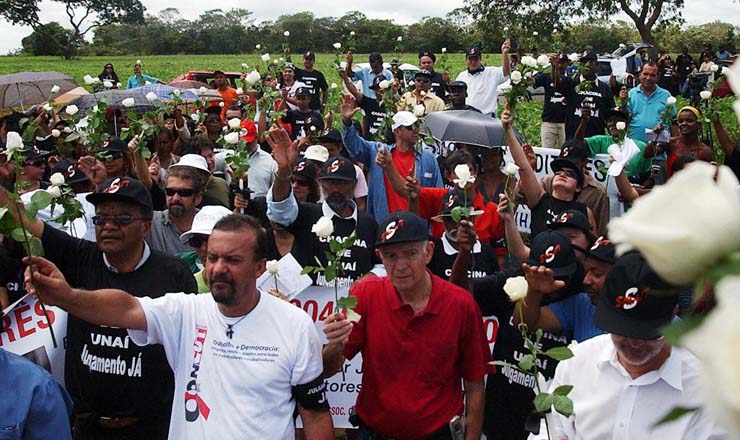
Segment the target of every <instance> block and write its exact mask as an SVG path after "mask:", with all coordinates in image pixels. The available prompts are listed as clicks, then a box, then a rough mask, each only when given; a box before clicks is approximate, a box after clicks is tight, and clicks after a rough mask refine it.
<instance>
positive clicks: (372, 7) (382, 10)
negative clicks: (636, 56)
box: [0, 0, 740, 54]
mask: <svg viewBox="0 0 740 440" xmlns="http://www.w3.org/2000/svg"><path fill="white" fill-rule="evenodd" d="M142 1H143V3H144V6H145V7H146V8H147V13H149V14H153V15H156V14H157V13H159V11H160V10H162V9H165V8H167V7H172V8H177V9H178V10H179V11H180V13H181V14H182V16H183V17H184V18H188V19H193V18H195V17H197V16H198V15H200V13H201V12H203V6H204V5H206V4H204V3H203V2H196V1H194V0H184V1H183V0H157V1H154V0H142ZM300 3H301V2H299V3H298V4H300ZM348 3H350V2H347V1H341V0H315V1H313V2H310V5H305V4H302V5H301V6H299V7H298V8H291V9H290V10H287V9H283V10H280V9H278V8H275V3H272V2H248V3H247V4H245V3H244V2H242V1H239V0H221V1H219V2H218V3H213V4H207V6H209V7H216V4H217V5H218V6H219V7H220V8H221V9H223V10H228V9H232V8H239V7H242V8H244V7H246V8H247V9H249V10H251V11H253V13H254V14H253V17H254V18H255V19H256V20H258V21H262V20H270V19H275V18H277V17H278V16H280V15H282V14H286V13H294V12H297V11H299V10H310V11H311V12H313V13H314V14H315V15H316V16H318V17H325V16H334V17H340V16H342V15H344V13H345V12H347V11H350V10H356V9H360V10H361V11H362V12H363V13H364V14H365V15H367V16H368V17H371V18H387V19H393V20H394V21H395V22H396V23H399V24H409V23H413V22H415V21H417V20H418V19H420V18H421V17H423V16H439V17H444V16H445V14H447V12H449V11H451V10H452V9H454V8H457V7H460V6H461V5H462V2H461V1H460V0H404V1H398V0H373V1H370V2H368V1H364V2H362V7H361V8H360V7H348V6H347V5H348ZM354 3H355V2H352V3H350V4H354ZM358 3H359V2H358ZM685 3H686V7H685V8H684V18H685V19H686V22H687V23H688V24H701V23H706V22H710V21H715V20H721V21H726V22H730V23H733V24H735V25H739V26H740V14H738V3H736V2H735V1H734V0H687V1H686V2H685ZM294 4H295V3H294ZM41 11H42V12H41V18H42V21H43V22H49V21H59V22H60V23H61V24H62V25H63V26H65V24H66V23H65V19H66V18H67V17H66V14H65V13H64V8H63V7H62V6H61V3H55V2H50V1H43V2H42V3H41ZM65 27H66V26H65ZM30 33H31V29H30V28H28V27H21V26H12V25H10V24H9V23H8V22H6V21H5V20H3V21H2V22H1V23H0V35H4V37H3V38H2V39H0V54H6V53H7V52H8V51H10V50H13V49H16V48H19V47H21V39H22V38H23V37H25V36H27V35H29V34H30Z"/></svg>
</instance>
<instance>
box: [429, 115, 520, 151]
mask: <svg viewBox="0 0 740 440" xmlns="http://www.w3.org/2000/svg"><path fill="white" fill-rule="evenodd" d="M424 123H425V125H426V126H427V128H429V131H431V132H432V136H433V137H434V138H435V139H437V140H439V141H442V142H454V143H462V144H470V145H478V146H480V147H487V148H493V147H501V146H506V145H507V142H506V138H505V137H504V127H503V125H502V124H501V121H500V120H499V119H495V118H492V117H490V116H488V115H484V114H482V113H478V112H476V111H472V110H447V111H442V112H434V113H430V114H428V115H426V117H425V118H424ZM517 134H518V133H517ZM519 137H520V136H517V138H519Z"/></svg>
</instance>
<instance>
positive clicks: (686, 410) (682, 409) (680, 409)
mask: <svg viewBox="0 0 740 440" xmlns="http://www.w3.org/2000/svg"><path fill="white" fill-rule="evenodd" d="M698 409H699V408H698V407H686V406H676V407H673V409H671V410H670V411H668V414H666V415H665V416H663V418H661V419H660V420H658V421H657V422H655V425H653V428H655V427H656V426H660V425H663V424H666V423H668V422H672V421H674V420H678V419H680V418H681V417H683V416H685V415H686V414H690V413H692V412H694V411H696V410H698Z"/></svg>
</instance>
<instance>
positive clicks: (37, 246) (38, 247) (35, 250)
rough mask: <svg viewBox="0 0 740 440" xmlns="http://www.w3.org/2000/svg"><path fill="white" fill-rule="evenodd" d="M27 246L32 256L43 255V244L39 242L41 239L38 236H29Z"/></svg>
mask: <svg viewBox="0 0 740 440" xmlns="http://www.w3.org/2000/svg"><path fill="white" fill-rule="evenodd" d="M29 246H30V248H31V255H32V256H34V257H43V256H44V245H43V244H41V239H40V238H38V237H31V240H30V242H29Z"/></svg>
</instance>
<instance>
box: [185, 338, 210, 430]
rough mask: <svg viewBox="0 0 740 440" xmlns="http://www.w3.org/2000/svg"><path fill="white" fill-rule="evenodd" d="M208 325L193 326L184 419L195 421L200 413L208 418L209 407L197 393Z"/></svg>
mask: <svg viewBox="0 0 740 440" xmlns="http://www.w3.org/2000/svg"><path fill="white" fill-rule="evenodd" d="M207 334H208V327H206V326H202V325H196V326H195V341H193V368H192V369H191V370H190V381H189V382H188V385H187V387H186V390H185V420H187V421H188V422H195V421H197V420H198V418H199V417H200V415H201V414H203V418H204V419H206V420H208V415H209V414H210V413H211V409H210V408H208V405H206V402H204V401H203V399H202V398H201V397H200V396H199V395H198V392H199V391H200V384H199V383H198V371H200V361H201V359H202V357H203V346H204V345H205V343H206V335H207Z"/></svg>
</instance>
